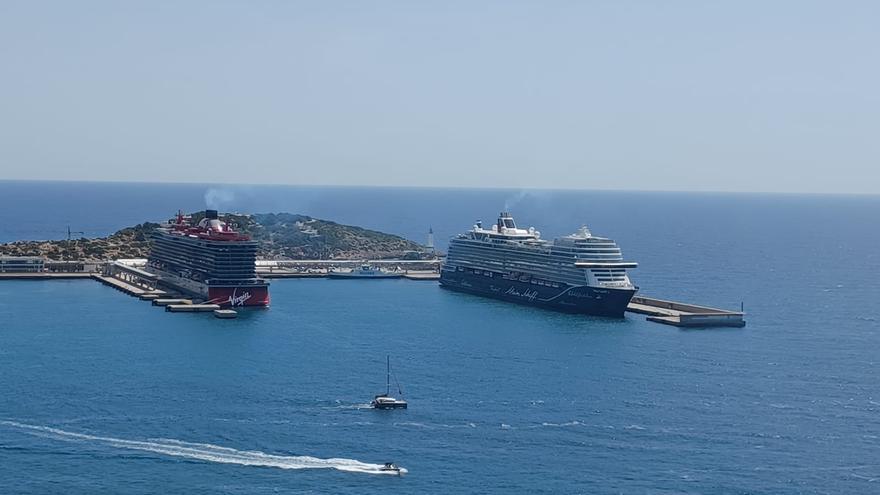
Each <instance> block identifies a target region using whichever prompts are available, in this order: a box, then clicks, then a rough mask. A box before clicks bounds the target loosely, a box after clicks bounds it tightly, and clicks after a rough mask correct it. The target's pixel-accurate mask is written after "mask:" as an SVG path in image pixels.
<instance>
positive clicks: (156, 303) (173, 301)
mask: <svg viewBox="0 0 880 495" xmlns="http://www.w3.org/2000/svg"><path fill="white" fill-rule="evenodd" d="M192 303H193V302H192V299H153V306H170V305H172V304H177V305H180V304H192Z"/></svg>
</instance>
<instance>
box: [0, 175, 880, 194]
mask: <svg viewBox="0 0 880 495" xmlns="http://www.w3.org/2000/svg"><path fill="white" fill-rule="evenodd" d="M4 182H7V183H8V182H37V183H39V182H45V183H75V184H153V185H169V186H232V187H314V188H340V189H435V190H436V189H451V190H472V191H480V190H483V191H485V190H489V191H550V192H578V191H581V192H620V193H686V194H731V195H750V194H754V195H780V196H862V197H864V196H880V192H839V191H835V192H824V191H772V190H763V191H743V190H722V189H699V190H692V189H617V188H580V187H517V186H491V185H487V186H448V185H447V186H424V185H379V184H364V185H352V184H292V183H274V184H269V183H242V182H195V181H164V180H158V181H144V180H114V179H107V180H93V179H0V183H4Z"/></svg>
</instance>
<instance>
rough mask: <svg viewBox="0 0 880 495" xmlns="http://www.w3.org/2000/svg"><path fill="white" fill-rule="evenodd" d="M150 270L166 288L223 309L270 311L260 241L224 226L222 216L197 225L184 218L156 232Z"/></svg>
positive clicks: (209, 213)
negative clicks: (259, 265) (260, 271)
mask: <svg viewBox="0 0 880 495" xmlns="http://www.w3.org/2000/svg"><path fill="white" fill-rule="evenodd" d="M152 241H153V246H152V250H151V252H150V258H149V261H148V263H147V269H148V270H149V271H151V272H153V273H155V274H156V275H158V276H159V281H160V282H161V283H162V284H163V285H167V286H171V287H173V288H175V289H178V290H181V291H184V292H187V293H190V294H193V295H195V296H198V297H201V298H204V299H205V303H208V304H219V305H221V306H224V307H230V306H234V307H238V306H268V305H269V283H268V282H267V281H266V280H264V279H261V278H259V277H258V276H257V272H256V264H255V261H256V258H257V241H254V240H251V238H250V236H248V235H246V234H242V233H239V232H236V231H235V230H234V229H233V228H232V226H230V225H229V224H228V223H226V222H224V221H222V220H220V219H219V218H218V215H217V210H205V218H203V219H202V220H201V221H200V222H199V223H198V224H196V225H192V224H191V222H190V221H189V219H188V218H187V217H185V216H184V215H183V214H182V213H178V214H177V218H176V220H174V221H170V222H169V223H168V224H166V225H163V226H161V227H160V228H158V229H156V230H155V232H154V233H153V235H152Z"/></svg>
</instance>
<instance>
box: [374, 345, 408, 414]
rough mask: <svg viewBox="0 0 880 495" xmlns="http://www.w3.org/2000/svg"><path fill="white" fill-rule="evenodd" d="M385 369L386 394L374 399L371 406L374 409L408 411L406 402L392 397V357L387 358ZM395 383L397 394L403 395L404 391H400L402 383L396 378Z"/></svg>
mask: <svg viewBox="0 0 880 495" xmlns="http://www.w3.org/2000/svg"><path fill="white" fill-rule="evenodd" d="M385 367H386V374H385V393H384V394H381V395H377V396H375V397H373V401H372V402H370V406H371V407H372V408H373V409H406V401H405V400H403V399H397V398H395V397H391V356H386V358H385ZM394 381H395V383H397V393H398V394H400V395H403V391H402V390H401V389H400V382H398V381H397V378H396V377H395V378H394Z"/></svg>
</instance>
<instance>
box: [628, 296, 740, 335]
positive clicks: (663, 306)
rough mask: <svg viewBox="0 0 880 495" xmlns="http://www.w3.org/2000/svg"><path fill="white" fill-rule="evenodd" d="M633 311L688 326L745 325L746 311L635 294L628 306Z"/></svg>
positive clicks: (659, 320) (668, 322) (662, 320)
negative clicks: (728, 309)
mask: <svg viewBox="0 0 880 495" xmlns="http://www.w3.org/2000/svg"><path fill="white" fill-rule="evenodd" d="M626 310H627V311H629V312H631V313H639V314H643V315H648V317H647V320H648V321H653V322H655V323H662V324H664V325H672V326H676V327H687V328H701V327H702V328H705V327H744V326H746V322H745V320H744V319H743V316H744V313H742V312H738V311H727V310H724V309H717V308H710V307H708V306H697V305H696V304H686V303H680V302H675V301H667V300H664V299H654V298H652V297H645V296H634V297H633V298H632V301H630V303H629V306H627V308H626Z"/></svg>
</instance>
